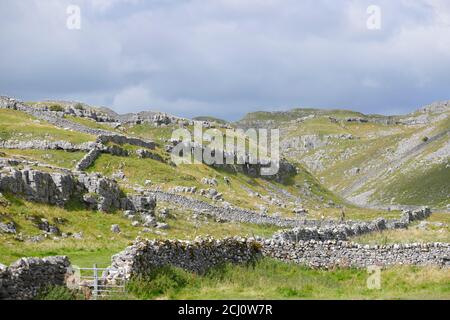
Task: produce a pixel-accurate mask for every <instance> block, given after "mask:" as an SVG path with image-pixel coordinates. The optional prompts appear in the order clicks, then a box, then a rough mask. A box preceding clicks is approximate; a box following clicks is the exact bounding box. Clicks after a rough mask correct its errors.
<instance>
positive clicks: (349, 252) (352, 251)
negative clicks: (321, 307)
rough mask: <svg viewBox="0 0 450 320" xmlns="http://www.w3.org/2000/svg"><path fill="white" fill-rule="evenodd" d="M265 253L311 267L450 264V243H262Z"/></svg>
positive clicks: (445, 265) (449, 265)
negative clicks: (373, 244) (370, 244)
mask: <svg viewBox="0 0 450 320" xmlns="http://www.w3.org/2000/svg"><path fill="white" fill-rule="evenodd" d="M263 243H264V244H263V246H262V253H263V255H264V256H268V257H271V258H275V259H279V260H282V261H285V262H295V263H298V264H301V265H306V266H308V267H312V268H326V269H328V268H333V267H354V268H365V267H367V266H370V265H379V266H392V265H418V266H431V265H434V266H441V267H447V268H448V267H450V244H449V243H412V244H390V245H376V246H369V245H362V244H357V243H352V242H345V241H336V240H328V241H315V240H310V241H299V242H292V241H278V240H274V239H271V240H266V241H264V242H263Z"/></svg>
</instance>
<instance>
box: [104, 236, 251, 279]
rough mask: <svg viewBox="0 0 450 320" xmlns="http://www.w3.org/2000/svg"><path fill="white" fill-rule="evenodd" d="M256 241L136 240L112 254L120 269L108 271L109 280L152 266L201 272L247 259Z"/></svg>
mask: <svg viewBox="0 0 450 320" xmlns="http://www.w3.org/2000/svg"><path fill="white" fill-rule="evenodd" d="M259 248H260V247H259V244H258V243H257V242H256V241H254V240H253V239H250V240H249V239H245V238H226V239H222V240H215V239H212V238H206V239H196V240H194V241H181V240H137V241H136V242H135V243H134V244H133V245H132V246H130V247H128V248H126V249H125V250H124V251H122V252H120V253H119V254H116V255H115V256H113V257H112V265H111V268H112V269H114V270H120V271H119V272H111V273H110V274H109V275H108V279H109V281H114V280H115V279H130V278H131V277H132V276H137V275H143V274H146V273H148V272H149V271H150V270H152V268H157V267H161V266H166V265H170V266H175V267H180V268H182V269H185V270H188V271H192V272H196V273H204V272H206V271H207V270H208V269H210V268H212V267H215V266H219V265H222V264H224V263H247V262H250V261H253V260H254V259H257V258H258V257H259V256H260V249H259Z"/></svg>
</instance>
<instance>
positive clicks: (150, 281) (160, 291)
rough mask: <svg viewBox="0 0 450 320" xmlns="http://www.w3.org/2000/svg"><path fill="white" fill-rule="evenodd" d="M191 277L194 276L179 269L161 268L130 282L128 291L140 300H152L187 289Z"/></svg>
mask: <svg viewBox="0 0 450 320" xmlns="http://www.w3.org/2000/svg"><path fill="white" fill-rule="evenodd" d="M191 277H192V274H190V273H188V272H186V271H184V270H182V269H179V268H175V267H169V266H166V267H159V268H155V269H153V270H152V271H150V272H149V273H147V274H146V275H143V276H138V277H135V278H134V279H132V280H131V281H129V282H128V284H127V291H128V292H129V293H132V294H133V295H135V296H136V297H137V298H139V299H152V298H154V297H156V296H160V295H166V294H169V293H171V292H176V291H178V290H180V289H182V288H184V287H186V286H187V285H188V284H189V283H190V282H191Z"/></svg>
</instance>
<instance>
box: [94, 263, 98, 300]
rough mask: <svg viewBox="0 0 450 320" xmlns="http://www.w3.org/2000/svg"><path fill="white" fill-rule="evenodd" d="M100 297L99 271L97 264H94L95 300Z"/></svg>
mask: <svg viewBox="0 0 450 320" xmlns="http://www.w3.org/2000/svg"><path fill="white" fill-rule="evenodd" d="M97 297H98V270H97V264H94V300H97Z"/></svg>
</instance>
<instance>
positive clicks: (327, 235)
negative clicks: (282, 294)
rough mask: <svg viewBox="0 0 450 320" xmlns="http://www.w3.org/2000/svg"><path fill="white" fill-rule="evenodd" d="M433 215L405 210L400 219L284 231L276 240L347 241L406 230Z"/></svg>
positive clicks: (275, 237) (306, 227) (421, 211)
mask: <svg viewBox="0 0 450 320" xmlns="http://www.w3.org/2000/svg"><path fill="white" fill-rule="evenodd" d="M430 215H431V210H430V209H429V208H423V209H420V210H413V211H411V210H405V211H403V213H402V215H401V217H400V219H391V220H386V219H384V218H377V219H375V220H373V221H369V222H362V221H361V222H347V223H336V224H334V225H333V224H328V225H326V226H323V227H322V226H312V227H311V226H300V227H296V228H294V229H291V230H283V231H280V232H277V233H276V234H274V236H273V237H274V239H279V240H288V241H307V240H317V241H324V240H347V239H348V238H350V237H356V236H360V235H364V234H367V233H372V232H379V231H383V230H389V229H405V228H407V227H408V226H409V224H410V223H411V222H413V221H418V220H423V219H426V218H428V217H429V216H430Z"/></svg>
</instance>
